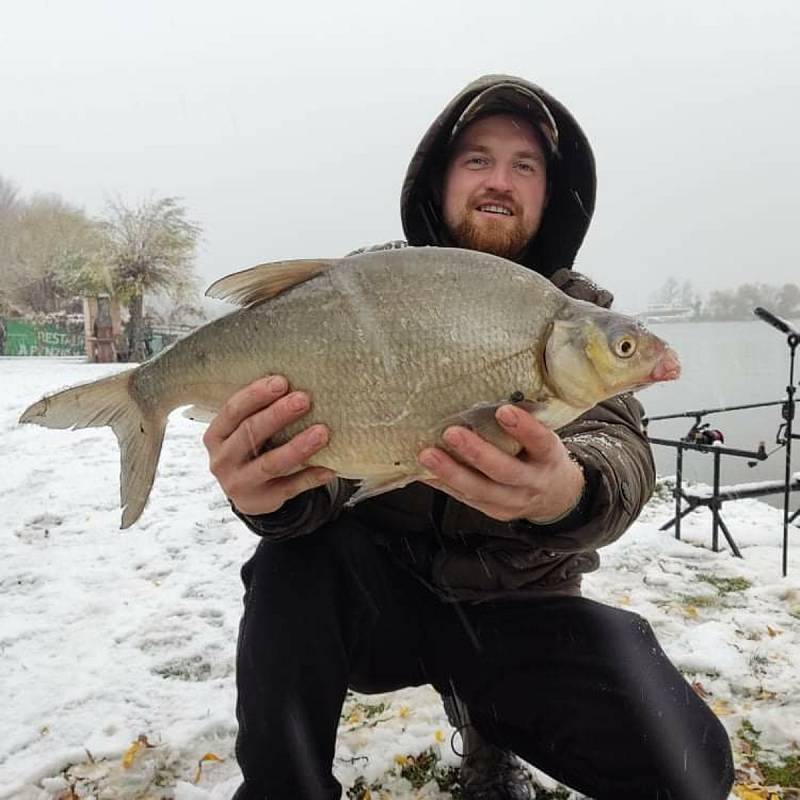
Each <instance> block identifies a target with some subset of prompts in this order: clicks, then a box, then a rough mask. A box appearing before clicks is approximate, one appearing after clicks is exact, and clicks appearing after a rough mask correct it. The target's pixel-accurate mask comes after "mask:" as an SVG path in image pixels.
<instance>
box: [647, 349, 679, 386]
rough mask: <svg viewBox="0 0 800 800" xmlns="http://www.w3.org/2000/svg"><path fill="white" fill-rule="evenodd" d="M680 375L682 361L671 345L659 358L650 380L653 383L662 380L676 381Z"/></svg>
mask: <svg viewBox="0 0 800 800" xmlns="http://www.w3.org/2000/svg"><path fill="white" fill-rule="evenodd" d="M680 376H681V362H680V360H679V359H678V354H677V353H676V352H675V351H674V350H673V349H672V348H671V347H668V348H667V349H666V350H665V351H664V354H663V355H662V356H661V358H660V359H659V360H658V363H657V364H656V365H655V367H653V371H652V372H651V373H650V380H651V381H653V383H659V382H661V381H674V380H677V379H678V378H680Z"/></svg>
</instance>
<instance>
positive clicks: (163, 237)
mask: <svg viewBox="0 0 800 800" xmlns="http://www.w3.org/2000/svg"><path fill="white" fill-rule="evenodd" d="M101 225H102V228H103V231H104V233H105V237H106V251H107V259H108V264H109V266H110V269H111V274H112V276H113V280H114V285H115V289H116V291H117V294H119V296H120V297H121V298H122V299H123V300H124V301H125V302H127V305H128V311H129V312H130V321H129V323H128V331H127V334H128V342H129V347H130V353H129V358H130V359H131V360H134V361H142V360H144V359H145V358H146V357H147V355H146V352H145V346H144V319H143V317H144V296H145V292H151V291H166V292H168V293H169V294H170V295H171V296H172V297H174V298H175V299H176V300H178V299H180V298H182V297H185V296H186V295H187V294H188V293H190V292H191V290H193V289H194V288H195V280H196V279H195V276H194V257H195V250H196V247H197V242H198V240H199V238H200V233H201V229H200V226H199V225H198V224H197V223H196V222H193V221H192V220H190V219H188V218H187V211H186V208H185V207H184V206H183V205H182V204H181V202H180V200H179V198H175V197H165V198H162V199H160V200H149V201H144V202H142V203H140V204H139V205H138V206H135V207H128V206H126V205H125V204H123V203H122V202H121V201H120V200H115V201H112V202H111V203H109V206H108V211H107V213H106V217H105V218H104V219H103V220H102V222H101Z"/></svg>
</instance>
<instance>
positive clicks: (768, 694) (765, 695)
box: [756, 689, 778, 700]
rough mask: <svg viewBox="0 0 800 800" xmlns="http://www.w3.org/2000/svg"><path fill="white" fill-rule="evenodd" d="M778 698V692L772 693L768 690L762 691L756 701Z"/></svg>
mask: <svg viewBox="0 0 800 800" xmlns="http://www.w3.org/2000/svg"><path fill="white" fill-rule="evenodd" d="M777 696H778V693H777V692H770V691H768V690H767V689H762V690H761V691H760V692H759V693H758V694H757V695H756V700H774V699H775V698H776V697H777Z"/></svg>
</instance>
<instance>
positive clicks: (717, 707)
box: [711, 700, 731, 717]
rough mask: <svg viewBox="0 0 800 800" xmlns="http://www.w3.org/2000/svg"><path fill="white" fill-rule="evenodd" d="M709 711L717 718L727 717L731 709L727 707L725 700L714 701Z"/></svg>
mask: <svg viewBox="0 0 800 800" xmlns="http://www.w3.org/2000/svg"><path fill="white" fill-rule="evenodd" d="M711 710H712V711H713V712H714V713H715V714H716V715H717V716H718V717H727V716H729V715H730V714H731V708H730V706H729V705H728V701H727V700H715V701H714V702H713V703H712V704H711Z"/></svg>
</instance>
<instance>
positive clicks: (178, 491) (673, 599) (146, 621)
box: [0, 358, 800, 800]
mask: <svg viewBox="0 0 800 800" xmlns="http://www.w3.org/2000/svg"><path fill="white" fill-rule="evenodd" d="M116 369H119V367H116V366H109V365H104V366H101V365H89V364H85V363H82V361H80V360H78V359H74V360H73V359H32V358H30V359H12V358H5V359H3V358H0V686H2V696H1V697H0V798H15V800H34V798H35V799H36V800H44V799H45V798H65V799H68V800H73V798H77V797H97V798H135V797H141V798H144V797H150V798H162V797H164V798H166V797H175V798H177V799H178V800H227V798H229V797H230V796H231V794H232V793H233V791H234V790H235V787H236V786H237V784H238V774H237V767H236V762H235V760H234V758H233V742H234V736H235V731H236V721H235V717H234V711H233V709H234V650H235V644H236V635H237V625H238V618H239V612H240V602H241V587H240V583H239V576H238V570H239V568H240V566H241V564H242V563H243V562H244V561H245V560H246V559H247V557H248V556H249V554H250V553H251V552H252V551H253V549H254V547H255V545H256V538H255V537H254V536H253V535H252V534H251V533H249V532H248V531H247V530H246V529H245V528H244V526H243V525H242V524H241V523H240V522H239V521H238V520H236V519H235V518H234V517H233V516H232V514H231V513H230V511H229V509H228V505H227V503H226V501H225V499H224V497H223V496H222V493H221V491H220V490H219V489H218V488H217V486H216V483H215V481H214V479H213V478H212V477H211V475H210V474H209V473H208V471H207V468H206V456H205V451H204V449H203V447H202V444H201V441H200V437H201V431H202V429H201V427H200V426H198V425H197V424H196V423H192V422H190V421H189V420H187V419H184V418H183V417H181V416H180V415H174V416H173V418H172V419H171V420H170V425H169V428H168V432H167V437H166V441H165V445H164V451H163V453H162V456H161V462H160V468H159V475H158V477H157V479H156V484H155V488H154V490H153V494H152V496H151V499H150V503H149V505H148V507H147V509H146V510H145V512H144V514H143V516H142V518H141V520H140V521H139V522H138V523H137V524H136V525H135V526H134V527H133V528H131V529H129V530H127V531H124V532H121V531H120V530H119V518H120V513H119V508H118V496H119V495H118V474H119V455H118V451H117V446H116V441H115V439H114V436H113V434H112V433H111V431H110V430H109V429H102V430H100V429H93V430H88V431H54V430H45V429H42V428H39V427H36V426H19V425H17V424H16V420H17V418H18V417H19V414H20V412H21V411H22V410H23V409H24V408H25V407H26V406H27V405H28V404H29V403H31V402H33V401H34V400H37V399H38V398H39V397H40V396H41V395H42V394H44V393H46V392H49V391H52V390H54V389H56V388H60V387H63V386H66V385H70V384H74V383H77V382H81V381H86V380H92V379H94V378H97V377H100V376H102V375H105V374H108V373H110V372H112V371H114V370H116ZM662 494H663V496H662V497H660V498H659V497H657V498H655V499H654V500H653V501H652V502H651V503H650V505H649V506H648V507H647V508H646V510H645V512H644V513H643V515H642V517H641V519H640V521H639V522H638V523H637V524H636V525H635V526H634V527H633V528H632V529H631V530H630V531H629V532H628V533H627V534H626V535H625V536H624V537H623V538H622V540H620V541H619V542H618V543H616V544H615V545H613V546H611V547H608V548H606V549H605V550H604V551H603V566H602V568H601V570H600V571H599V572H597V573H594V574H593V575H591V576H589V578H588V579H587V580H586V583H585V592H586V594H587V595H588V596H590V597H592V598H595V599H598V600H601V601H603V602H606V603H610V604H613V605H619V606H624V607H626V608H629V609H632V610H636V611H638V612H640V613H642V614H643V615H644V616H646V617H647V618H648V619H649V620H650V621H651V622H652V624H653V626H654V628H655V630H656V632H657V634H658V636H659V639H660V640H661V642H662V644H663V645H664V647H665V649H666V651H667V653H668V654H669V655H670V656H671V658H672V659H673V660H674V662H675V663H676V664H677V665H678V667H679V668H680V669H681V670H682V671H683V672H684V673H685V674H686V675H687V676H688V677H689V679H690V680H691V681H692V682H694V683H695V688H696V690H697V691H698V692H700V693H701V694H702V695H703V696H704V697H705V698H706V700H707V702H708V703H709V704H710V705H711V706H712V708H713V709H714V710H715V711H716V713H717V714H718V715H719V716H720V718H721V719H722V721H723V723H724V724H725V726H726V728H727V729H728V731H729V732H730V734H731V736H732V737H733V738H734V742H735V746H736V750H737V760H738V763H739V765H740V766H741V767H744V766H745V765H746V764H747V763H748V762H751V761H753V760H755V757H756V756H757V755H759V753H758V749H757V748H758V745H760V747H761V748H763V749H764V750H765V751H767V752H768V755H767V756H765V757H766V758H769V753H770V752H771V753H774V754H776V755H779V756H782V757H783V758H786V757H789V756H793V755H794V756H797V755H800V749H799V747H800V746H799V745H798V741H799V740H800V530H798V529H797V528H793V529H792V541H793V550H792V551H790V561H789V577H788V578H782V577H781V554H780V544H781V537H782V515H781V512H780V511H778V510H776V509H774V508H771V507H769V506H767V505H765V504H763V503H760V502H757V501H748V500H743V501H738V502H736V503H735V504H734V503H731V504H728V505H726V506H725V508H724V514H725V517H726V520H727V522H728V525H729V527H730V530H731V532H732V534H733V536H734V538H735V539H736V540H737V542H738V544H739V546H740V547H741V548H742V552H743V554H744V556H745V558H744V560H739V559H735V558H733V557H731V555H730V554H729V553H728V552H721V553H713V552H711V550H710V524H709V519H708V512H706V511H699V512H695V513H694V514H692V515H690V516H689V517H688V518H687V520H686V521H685V524H684V541H682V542H677V541H675V539H674V538H672V536H671V535H669V534H667V533H660V532H659V531H658V525H660V524H661V523H662V522H664V521H665V520H667V519H668V518H669V517H670V516H671V499H670V498H669V497H668V496H667V492H666V491H663V492H662ZM795 497H797V495H795ZM723 541H724V540H723ZM743 723H745V726H746V725H747V723H749V724H750V725H752V727H753V728H754V729H756V730H757V731H760V737H759V739H758V745H757V746H756V748H755V750H756V752H755V753H754V752H753V750H754V747H753V746H752V744H750V745H748V744H746V743H743V742H741V741H740V740H739V738H738V737H737V736H736V734H737V732H740V731H741V730H742V725H743ZM451 734H452V729H451V728H450V727H449V725H448V723H447V720H446V718H445V716H444V712H443V710H442V708H441V705H440V703H439V701H438V698H437V696H436V695H435V694H434V692H433V691H432V690H431V689H429V688H420V689H410V690H406V691H403V692H397V693H394V694H390V695H381V696H370V697H365V696H352V697H350V698H349V699H348V702H347V704H346V707H345V713H344V715H343V720H342V725H341V729H340V736H339V741H338V748H337V760H336V771H337V775H338V777H339V779H340V780H341V781H342V783H343V785H344V786H345V788H346V789H347V788H349V787H350V786H352V784H353V782H354V781H355V780H356V779H357V777H358V776H362V777H363V780H364V782H365V784H366V785H369V784H373V783H381V784H382V786H383V788H384V794H382V795H381V796H383V797H387V798H388V797H391V798H398V799H399V798H411V797H426V798H435V797H441V798H444V797H449V796H450V795H449V794H446V793H440V792H439V790H438V788H437V787H436V785H435V783H429V784H427V785H426V786H425V787H424V788H423V789H422V790H415V789H412V788H411V784H410V783H409V782H408V781H407V780H406V779H405V778H403V777H401V773H402V772H403V770H404V760H405V759H407V757H408V756H413V755H416V754H419V753H421V752H423V751H425V750H427V749H428V748H431V747H432V748H434V752H435V753H436V752H438V753H441V757H442V763H443V764H444V765H455V764H457V763H458V759H457V757H456V756H455V755H454V754H453V753H452V752H451V749H450V744H449V742H450V737H451ZM140 736H143V737H145V738H146V742H147V744H149V745H151V746H149V747H144V746H143V745H144V741H145V740H144V739H142V740H141V741H139V737H140ZM754 736H755V734H749V738H750V739H751V741H752V740H753V737H754ZM137 741H138V744H135V743H137ZM748 750H749V751H750V752H749V753H748V752H746V751H748ZM216 759H221V760H216ZM407 765H408V761H407V760H405V766H407ZM406 774H408V772H407V770H406ZM540 777H541V776H540ZM758 778H759V775H758V773H757V771H750V772H749V773H748V772H747V770H746V769H744V770H743V771H742V772H741V773H740V781H741V782H742V783H744V782H747V781H749V782H752V783H754V784H755V783H756V782H757V780H758ZM542 780H543V782H544V783H545V784H546V783H547V780H546V779H545V778H542ZM549 785H550V786H552V785H553V784H552V783H550V784H549ZM750 791H752V792H753V794H751V795H749V796H750V797H752V798H756V797H767V796H768V795H767V794H766V793H765V792H763V791H762V790H761V789H755V788H754V789H751V790H750ZM738 792H739V794H738V796H739V797H746V796H747V794H746V790H745V789H744V788H742V787H739V789H738ZM373 796H376V795H375V794H373ZM777 796H784V795H782V794H781V795H777ZM785 796H787V797H788V796H789V794H786V795H785Z"/></svg>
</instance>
